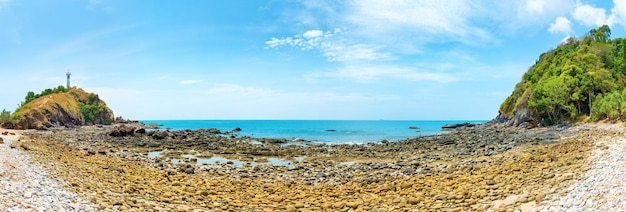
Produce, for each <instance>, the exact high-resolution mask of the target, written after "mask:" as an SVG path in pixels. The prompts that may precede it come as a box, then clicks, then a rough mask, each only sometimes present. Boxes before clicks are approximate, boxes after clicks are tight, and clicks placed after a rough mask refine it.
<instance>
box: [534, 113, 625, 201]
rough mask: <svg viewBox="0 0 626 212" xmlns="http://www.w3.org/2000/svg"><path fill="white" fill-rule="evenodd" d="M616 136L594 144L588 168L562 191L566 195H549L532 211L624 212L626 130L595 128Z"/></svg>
mask: <svg viewBox="0 0 626 212" xmlns="http://www.w3.org/2000/svg"><path fill="white" fill-rule="evenodd" d="M596 127H598V128H600V129H601V130H604V131H608V132H613V133H617V136H609V137H605V138H604V139H599V140H598V141H596V144H595V146H596V150H595V152H594V154H593V155H592V156H591V157H590V159H589V161H590V164H589V166H590V169H589V170H588V171H587V172H586V173H585V174H584V177H582V179H581V180H578V181H576V182H575V183H573V184H572V185H571V186H568V187H566V188H565V189H563V190H564V192H565V196H562V195H561V194H552V195H549V196H547V197H546V199H545V200H544V201H542V202H541V204H540V207H538V208H536V210H535V211H541V212H544V211H545V212H547V211H626V201H625V200H626V181H624V179H626V138H625V137H624V134H625V133H626V128H624V127H621V126H619V125H596Z"/></svg>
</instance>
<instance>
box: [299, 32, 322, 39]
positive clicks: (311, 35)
mask: <svg viewBox="0 0 626 212" xmlns="http://www.w3.org/2000/svg"><path fill="white" fill-rule="evenodd" d="M323 34H324V32H322V30H309V31H306V32H305V33H304V34H302V36H304V38H307V39H312V38H316V37H319V36H322V35H323Z"/></svg>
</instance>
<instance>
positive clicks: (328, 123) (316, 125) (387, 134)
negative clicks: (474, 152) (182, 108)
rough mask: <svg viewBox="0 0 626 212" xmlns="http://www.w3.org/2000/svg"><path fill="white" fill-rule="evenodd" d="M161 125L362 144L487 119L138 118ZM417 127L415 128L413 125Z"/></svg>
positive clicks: (328, 142)
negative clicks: (235, 130)
mask: <svg viewBox="0 0 626 212" xmlns="http://www.w3.org/2000/svg"><path fill="white" fill-rule="evenodd" d="M141 122H143V123H145V124H158V125H161V126H159V128H160V129H170V130H185V129H191V130H196V129H200V128H203V129H209V128H217V129H220V130H222V131H230V130H233V129H234V128H241V131H240V132H237V133H236V134H237V136H250V137H253V138H286V139H293V140H298V139H304V140H308V141H312V142H316V143H327V144H332V143H338V144H339V143H340V144H346V143H351V144H362V143H369V142H380V141H382V140H388V141H391V142H393V141H400V140H404V139H407V138H414V137H418V136H425V135H433V134H437V133H446V131H443V130H442V128H441V127H442V126H444V125H447V124H458V123H465V122H469V123H486V122H487V120H447V121H406V120H403V121H389V120H369V121H365V120H358V121H354V120H141ZM412 128H416V129H412Z"/></svg>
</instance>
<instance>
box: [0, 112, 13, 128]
mask: <svg viewBox="0 0 626 212" xmlns="http://www.w3.org/2000/svg"><path fill="white" fill-rule="evenodd" d="M12 123H13V122H12V120H11V111H8V110H6V109H3V110H2V112H0V126H2V127H9V128H10V127H12V125H13V124H12Z"/></svg>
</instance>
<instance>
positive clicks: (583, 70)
mask: <svg viewBox="0 0 626 212" xmlns="http://www.w3.org/2000/svg"><path fill="white" fill-rule="evenodd" d="M610 35H611V29H610V28H609V27H608V26H606V25H604V26H602V27H600V28H598V29H592V30H590V31H589V34H587V35H586V36H584V37H582V38H580V39H574V38H569V39H568V40H567V41H565V42H563V43H561V44H560V45H559V46H557V47H556V48H555V49H553V50H551V51H548V52H545V53H543V54H541V56H540V57H539V59H538V60H537V62H536V63H535V64H534V65H533V66H531V67H530V68H529V70H528V71H527V72H526V73H525V74H524V75H523V76H522V80H521V82H519V83H518V84H517V85H516V86H515V89H514V90H513V93H512V94H511V95H510V96H509V97H508V98H506V100H504V102H503V103H502V105H501V106H500V110H499V113H500V114H499V115H498V117H497V118H496V119H495V120H496V121H498V122H509V123H511V124H513V125H520V124H524V123H534V124H539V123H540V124H542V125H550V124H556V123H562V122H576V121H581V120H587V119H588V118H591V120H602V119H622V118H624V117H626V89H625V85H626V39H624V38H616V39H610Z"/></svg>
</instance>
